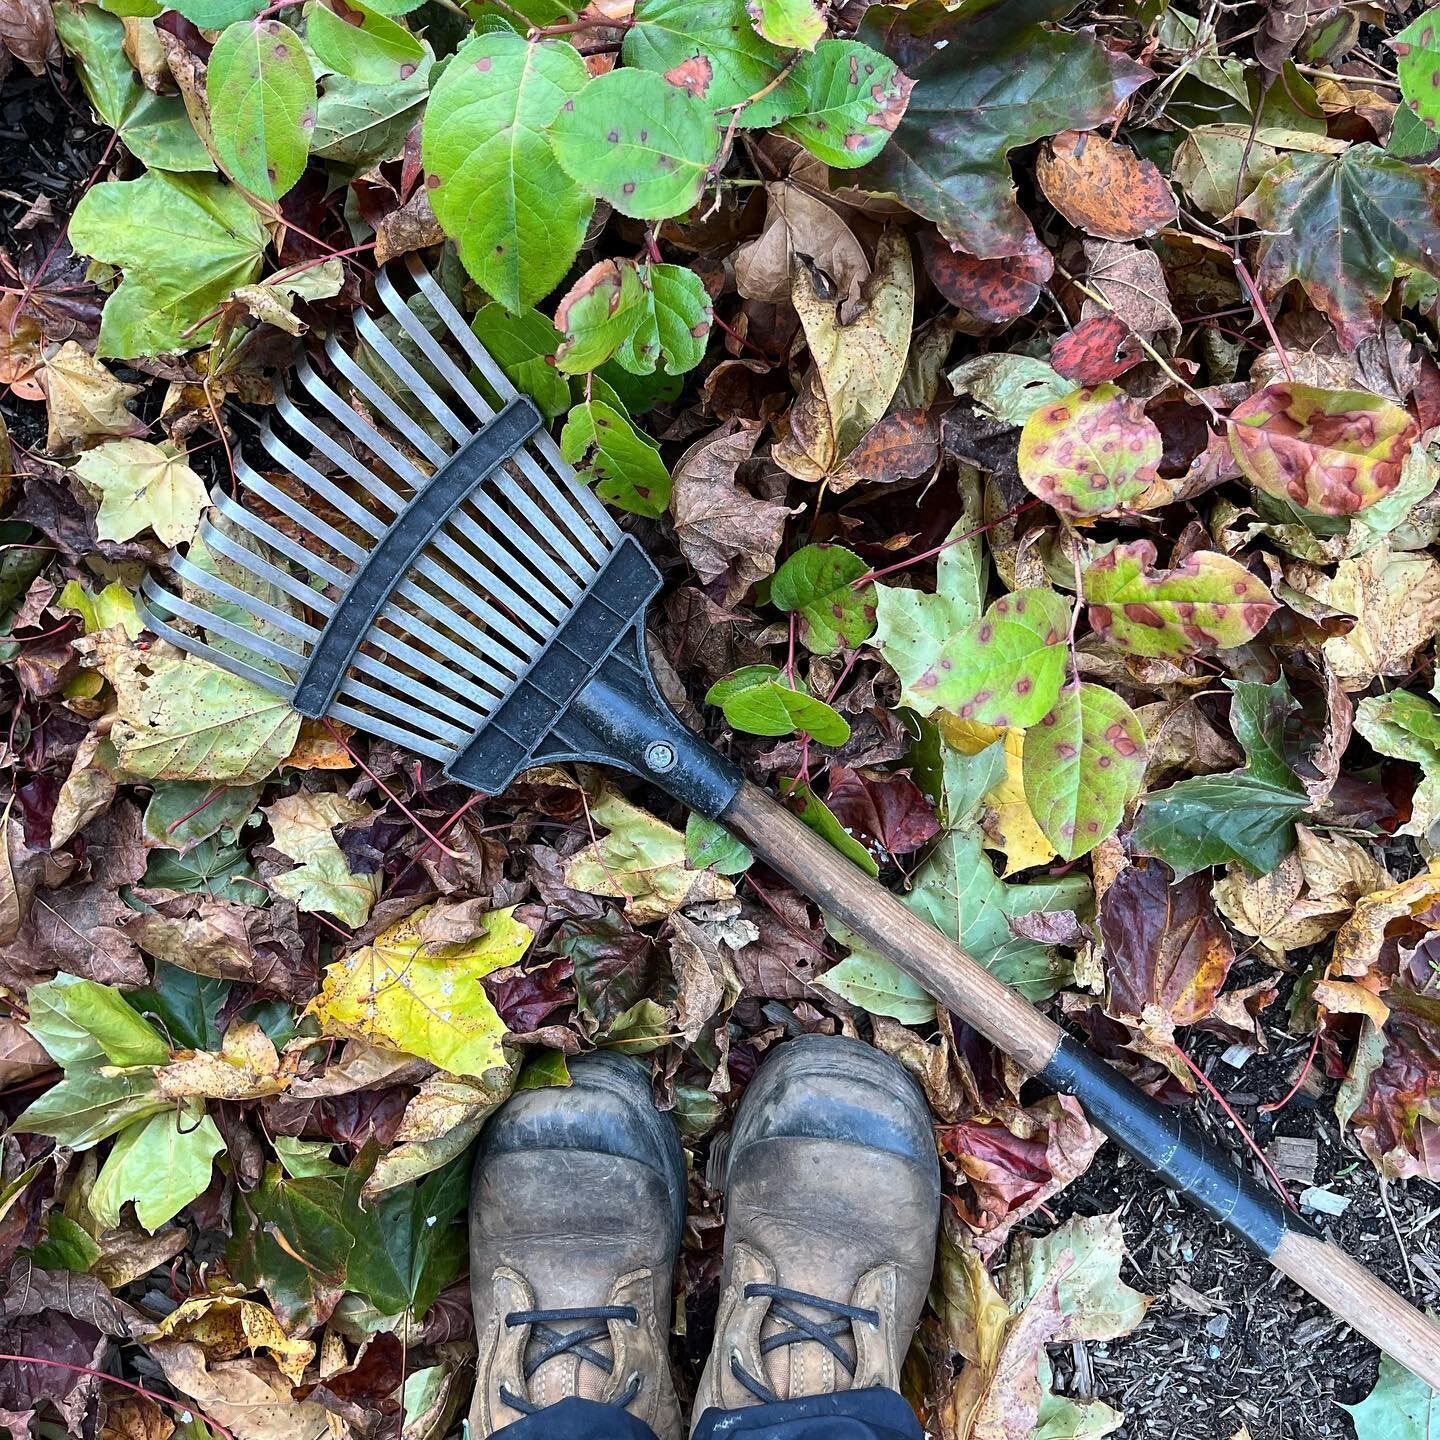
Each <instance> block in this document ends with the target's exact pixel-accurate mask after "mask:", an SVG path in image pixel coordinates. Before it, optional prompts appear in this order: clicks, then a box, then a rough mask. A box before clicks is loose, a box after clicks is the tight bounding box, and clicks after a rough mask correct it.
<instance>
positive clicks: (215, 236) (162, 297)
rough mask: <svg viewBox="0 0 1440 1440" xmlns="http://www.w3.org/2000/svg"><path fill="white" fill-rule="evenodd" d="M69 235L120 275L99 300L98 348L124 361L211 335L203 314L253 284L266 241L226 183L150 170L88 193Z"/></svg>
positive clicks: (253, 216) (250, 211) (105, 183)
mask: <svg viewBox="0 0 1440 1440" xmlns="http://www.w3.org/2000/svg"><path fill="white" fill-rule="evenodd" d="M69 238H70V243H71V244H72V245H73V246H74V247H75V249H76V250H77V251H78V252H79V253H80V254H82V255H89V256H93V257H94V258H95V259H96V260H103V261H104V262H105V263H106V264H107V265H118V266H120V267H121V268H122V269H123V270H124V272H125V278H124V280H123V281H122V282H121V284H120V287H119V289H117V290H116V291H115V292H114V293H113V294H112V295H111V296H110V297H109V299H107V300H106V302H105V309H104V311H103V312H102V314H101V317H100V343H99V346H98V348H97V353H98V354H99V355H102V356H103V355H115V356H120V357H122V358H125V359H133V358H135V357H137V356H141V355H157V354H160V353H161V352H163V351H170V350H183V349H185V348H187V347H190V346H195V345H203V344H204V343H205V342H206V341H207V340H208V339H209V338H210V337H211V335H212V334H213V332H214V321H213V320H205V317H206V316H207V315H208V314H209V313H210V311H212V310H214V309H216V308H217V307H218V306H219V305H220V304H222V303H223V302H224V301H225V300H226V299H227V298H228V297H229V295H230V292H231V291H232V290H234V289H235V288H236V286H238V285H249V284H251V283H252V282H253V281H255V280H258V279H259V278H260V269H261V264H262V262H263V258H264V254H265V244H266V234H265V229H264V226H262V225H261V223H260V217H259V216H258V215H257V214H256V213H255V211H254V210H253V209H252V208H251V206H250V204H249V203H248V202H247V201H246V199H245V197H244V196H243V195H242V194H241V193H240V191H238V190H236V189H235V188H234V187H233V186H231V185H226V184H225V183H224V182H223V181H220V180H217V179H214V178H212V177H209V176H181V175H165V174H162V173H161V172H159V171H157V170H151V171H149V172H148V173H147V174H145V175H142V176H141V177H140V179H138V180H106V181H103V182H102V183H101V184H99V185H96V186H93V187H92V188H91V189H90V190H89V191H87V192H86V194H85V195H84V196H83V197H82V199H81V201H80V203H79V204H78V205H77V206H76V207H75V213H74V215H73V216H72V217H71V219H70V231H69ZM201 321H204V322H205V323H204V324H201V323H200V322H201ZM192 327H198V328H193V333H187V332H191V331H192Z"/></svg>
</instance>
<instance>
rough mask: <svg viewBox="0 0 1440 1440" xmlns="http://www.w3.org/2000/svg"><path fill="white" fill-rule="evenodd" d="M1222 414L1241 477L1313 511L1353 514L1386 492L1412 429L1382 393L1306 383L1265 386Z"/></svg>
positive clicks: (1413, 437)
mask: <svg viewBox="0 0 1440 1440" xmlns="http://www.w3.org/2000/svg"><path fill="white" fill-rule="evenodd" d="M1230 419H1231V422H1232V423H1231V425H1230V427H1229V430H1230V451H1231V453H1232V454H1233V455H1234V457H1235V463H1236V464H1237V465H1239V467H1240V469H1241V470H1242V471H1243V472H1244V474H1245V478H1246V479H1247V480H1249V481H1251V482H1252V483H1253V484H1255V485H1258V486H1259V487H1260V489H1262V490H1263V491H1265V493H1266V494H1267V495H1274V496H1275V497H1276V498H1277V499H1280V500H1288V501H1290V502H1291V503H1292V504H1295V505H1298V506H1300V507H1301V509H1304V510H1311V511H1314V512H1316V513H1317V514H1320V515H1353V514H1354V513H1355V512H1356V511H1357V510H1363V509H1364V508H1365V507H1366V506H1367V505H1373V504H1374V503H1375V502H1376V501H1377V500H1379V499H1381V498H1382V497H1384V496H1386V495H1388V494H1389V493H1390V492H1391V491H1392V490H1393V489H1394V488H1395V487H1396V485H1398V484H1399V483H1400V470H1401V467H1402V466H1403V465H1404V464H1405V459H1406V457H1407V456H1408V455H1409V454H1410V447H1411V446H1412V445H1413V444H1414V442H1415V440H1416V439H1417V437H1418V436H1419V434H1420V427H1419V425H1418V424H1417V423H1416V422H1415V421H1414V420H1413V419H1412V418H1411V417H1410V415H1409V414H1407V413H1406V411H1404V410H1402V409H1401V408H1400V407H1399V406H1398V405H1395V404H1393V403H1392V402H1391V401H1389V400H1382V399H1381V398H1380V397H1379V396H1378V395H1367V394H1365V393H1364V392H1363V391H1360V390H1322V389H1320V388H1319V387H1317V386H1314V385H1292V384H1281V385H1267V386H1266V387H1265V388H1264V389H1263V390H1261V391H1260V392H1259V393H1258V394H1255V395H1252V396H1251V397H1250V398H1249V399H1248V400H1245V401H1243V402H1242V403H1241V404H1239V405H1237V406H1236V407H1235V409H1234V410H1233V411H1231V413H1230Z"/></svg>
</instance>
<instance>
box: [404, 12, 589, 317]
mask: <svg viewBox="0 0 1440 1440" xmlns="http://www.w3.org/2000/svg"><path fill="white" fill-rule="evenodd" d="M588 78H589V77H588V72H587V71H586V69H585V62H584V61H583V60H582V59H581V58H580V55H579V53H578V52H577V51H576V50H575V49H574V47H573V46H570V45H565V44H562V43H557V42H555V41H546V42H544V43H542V44H538V45H535V44H530V43H529V42H528V41H525V40H522V39H521V38H520V36H518V35H515V34H513V33H510V32H508V31H496V32H493V33H490V34H480V35H475V36H472V37H471V38H470V39H469V40H467V41H466V42H465V44H464V45H462V46H461V47H460V49H459V50H458V51H457V52H456V53H455V56H454V58H453V59H452V60H451V61H450V63H449V64H448V65H447V66H446V67H445V71H444V73H443V74H442V75H441V77H440V79H439V80H438V81H437V82H436V85H435V90H434V93H433V94H432V95H431V97H430V103H429V105H428V106H427V107H426V111H425V126H424V132H423V135H422V139H421V155H422V157H423V159H424V163H425V173H426V176H427V180H426V183H427V185H428V187H429V196H430V207H431V209H432V210H434V212H435V218H436V219H437V220H438V221H439V222H440V224H441V227H442V228H443V229H444V231H445V233H446V234H447V235H450V236H452V237H453V238H454V239H455V242H456V244H457V245H458V246H459V250H460V258H461V260H463V261H464V262H465V268H466V269H467V270H469V272H470V273H471V275H473V276H474V277H475V280H476V282H477V283H478V284H479V285H480V286H481V287H482V288H483V289H485V290H487V291H488V292H489V293H490V294H491V295H493V296H494V297H495V298H496V299H497V300H498V301H499V302H500V303H501V304H502V305H504V306H506V307H507V308H508V309H510V310H519V309H521V308H522V307H523V306H526V305H530V304H533V303H534V302H535V301H536V300H539V299H540V298H541V297H542V296H544V295H547V294H548V293H549V292H550V291H551V290H553V289H554V288H555V286H556V285H557V284H558V283H559V282H560V280H561V279H563V278H564V275H565V272H566V271H567V270H568V269H569V268H570V264H571V261H573V260H574V258H575V256H576V255H577V254H578V253H579V251H580V242H581V241H582V240H583V239H584V238H585V226H586V225H587V224H588V223H589V220H590V214H591V211H592V210H593V209H594V203H593V201H591V199H590V198H589V196H588V195H586V194H585V193H584V190H583V188H582V185H580V184H577V183H575V181H572V180H571V179H570V178H569V177H568V176H567V175H566V173H565V171H564V170H562V169H561V167H560V164H559V163H558V160H557V143H556V141H555V139H554V136H553V134H552V133H551V131H550V127H552V126H553V124H554V123H555V122H556V119H557V116H559V115H560V114H561V113H562V112H563V111H564V110H565V108H566V107H567V106H568V105H570V104H571V103H572V101H573V102H575V103H578V98H577V97H578V96H580V95H581V94H582V93H583V92H584V90H585V89H586V88H587V86H586V81H587V80H588ZM576 178H577V179H578V178H579V177H576Z"/></svg>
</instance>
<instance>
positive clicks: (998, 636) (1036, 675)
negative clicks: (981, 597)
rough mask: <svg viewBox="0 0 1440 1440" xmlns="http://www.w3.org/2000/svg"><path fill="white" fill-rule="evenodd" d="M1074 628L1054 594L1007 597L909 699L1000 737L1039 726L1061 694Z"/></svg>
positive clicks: (944, 655)
mask: <svg viewBox="0 0 1440 1440" xmlns="http://www.w3.org/2000/svg"><path fill="white" fill-rule="evenodd" d="M1069 628H1070V606H1069V605H1068V604H1067V602H1066V601H1065V600H1064V599H1063V597H1061V596H1060V595H1057V594H1056V593H1055V592H1054V591H1053V590H1039V589H1034V590H1017V591H1015V592H1014V593H1013V594H1010V595H1005V596H1002V597H1001V598H1000V599H999V600H997V601H995V603H994V604H993V605H991V606H990V608H989V609H988V610H986V612H985V614H984V615H983V616H982V617H981V618H980V619H979V620H976V621H973V622H972V623H971V624H970V625H968V626H967V627H966V628H965V629H964V630H962V631H961V632H960V633H959V634H958V635H953V636H951V637H950V638H949V639H947V640H946V641H945V643H944V644H942V645H941V646H940V648H939V652H938V654H937V656H936V658H935V662H934V664H933V665H932V666H931V668H930V669H928V670H926V671H925V673H924V674H923V675H920V676H919V677H918V678H917V679H916V680H915V681H914V682H913V683H912V684H911V686H910V690H911V693H912V694H914V695H916V696H918V697H920V699H921V700H922V701H923V702H924V703H925V704H926V705H928V706H929V707H930V708H931V709H934V708H935V707H936V706H940V707H943V708H944V709H946V710H953V711H954V712H955V713H956V714H958V715H959V716H960V718H961V719H963V720H978V721H980V722H981V724H984V725H995V726H998V727H999V728H1000V729H1002V730H1003V729H1006V728H1007V727H1009V726H1011V725H1014V726H1017V727H1019V728H1021V729H1023V728H1024V727H1025V726H1027V725H1033V724H1035V722H1036V721H1037V720H1039V719H1040V717H1041V716H1042V715H1044V714H1046V713H1047V712H1048V711H1049V709H1050V707H1051V706H1052V705H1054V703H1055V700H1056V697H1057V696H1058V695H1059V694H1060V680H1061V677H1062V675H1063V674H1064V670H1065V655H1066V649H1065V636H1066V634H1067V633H1068V632H1069Z"/></svg>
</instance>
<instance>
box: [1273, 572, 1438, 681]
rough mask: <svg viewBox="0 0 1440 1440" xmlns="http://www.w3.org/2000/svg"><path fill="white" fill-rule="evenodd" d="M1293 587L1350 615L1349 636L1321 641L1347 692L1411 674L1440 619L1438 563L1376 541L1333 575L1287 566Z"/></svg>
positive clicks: (1332, 667)
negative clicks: (1381, 679) (1416, 657)
mask: <svg viewBox="0 0 1440 1440" xmlns="http://www.w3.org/2000/svg"><path fill="white" fill-rule="evenodd" d="M1292 573H1294V574H1295V576H1296V578H1297V579H1299V580H1301V581H1302V583H1300V584H1296V585H1295V588H1296V589H1297V590H1300V591H1301V592H1302V593H1303V594H1304V595H1306V596H1308V597H1309V598H1310V599H1311V600H1312V601H1314V602H1317V603H1318V604H1319V605H1321V606H1323V607H1325V609H1327V610H1330V611H1333V612H1335V613H1336V614H1340V615H1352V616H1354V617H1355V624H1354V625H1353V626H1352V627H1351V629H1350V631H1349V633H1348V634H1345V635H1336V636H1332V637H1331V638H1330V639H1328V640H1326V641H1325V642H1324V645H1323V647H1322V648H1323V650H1324V652H1325V658H1326V660H1327V661H1328V662H1329V664H1330V667H1331V669H1332V670H1333V671H1334V673H1335V675H1336V676H1337V677H1338V679H1339V681H1340V684H1341V686H1342V687H1343V688H1344V689H1345V690H1364V689H1365V688H1366V687H1367V686H1368V685H1369V684H1370V682H1371V681H1372V680H1375V679H1377V678H1378V677H1380V676H1382V675H1408V674H1409V673H1410V670H1411V668H1412V663H1411V662H1412V659H1413V657H1414V655H1415V652H1416V651H1417V650H1418V649H1419V648H1420V646H1422V645H1424V644H1427V643H1429V642H1430V641H1432V640H1433V639H1434V638H1435V628H1436V624H1437V622H1440V564H1437V563H1436V561H1435V560H1434V558H1433V557H1432V556H1430V555H1428V554H1426V553H1424V552H1418V553H1417V552H1414V551H1401V550H1392V549H1391V547H1390V546H1389V545H1377V546H1376V547H1375V548H1374V549H1373V550H1367V551H1366V552H1365V553H1364V554H1363V555H1358V556H1356V557H1355V558H1353V559H1349V560H1342V561H1341V562H1340V563H1339V565H1337V566H1336V568H1335V574H1334V576H1333V578H1331V577H1327V576H1325V575H1324V574H1323V573H1321V572H1319V571H1316V570H1313V569H1311V568H1310V567H1308V566H1304V567H1300V566H1296V567H1287V571H1286V574H1287V578H1288V576H1289V575H1290V574H1292Z"/></svg>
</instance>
